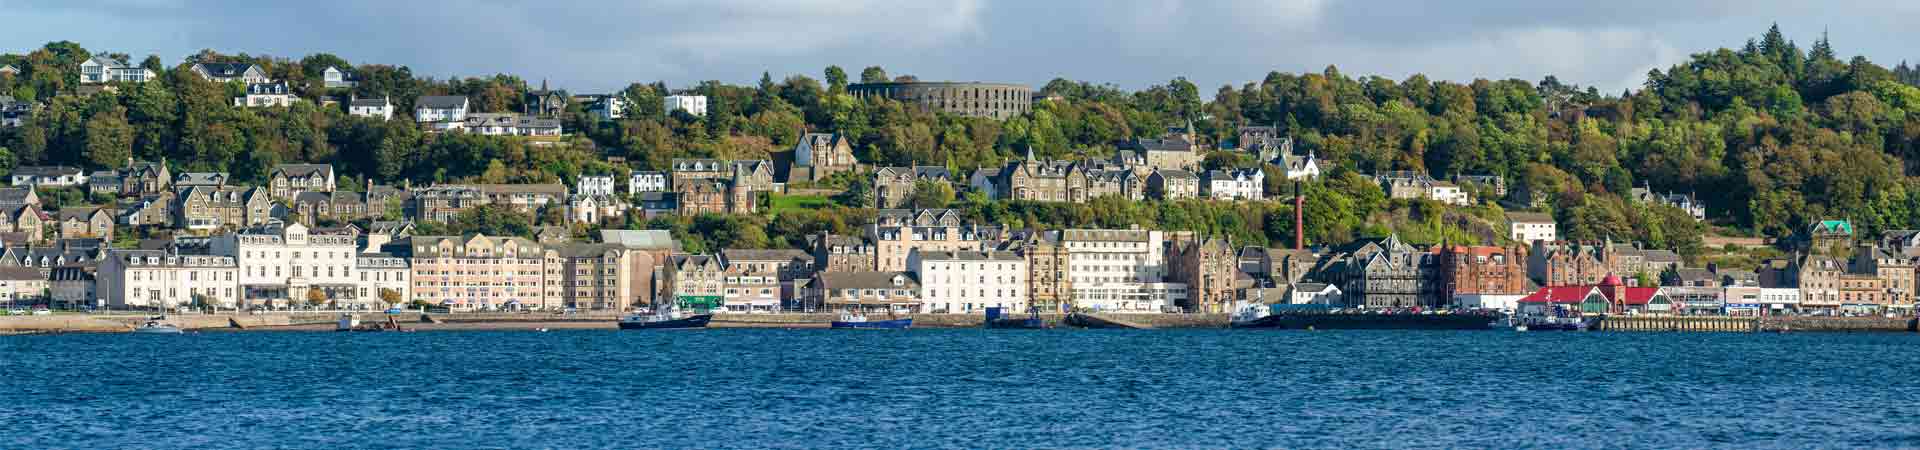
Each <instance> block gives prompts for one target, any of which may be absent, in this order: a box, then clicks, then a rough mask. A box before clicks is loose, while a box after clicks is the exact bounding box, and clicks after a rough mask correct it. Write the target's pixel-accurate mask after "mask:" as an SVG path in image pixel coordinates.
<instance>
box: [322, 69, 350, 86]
mask: <svg viewBox="0 0 1920 450" xmlns="http://www.w3.org/2000/svg"><path fill="white" fill-rule="evenodd" d="M320 81H321V84H322V85H324V86H326V88H327V89H335V88H351V87H354V86H357V85H359V84H360V82H359V81H357V80H355V79H354V77H353V73H351V72H347V71H345V70H340V68H339V67H334V66H327V70H323V71H320Z"/></svg>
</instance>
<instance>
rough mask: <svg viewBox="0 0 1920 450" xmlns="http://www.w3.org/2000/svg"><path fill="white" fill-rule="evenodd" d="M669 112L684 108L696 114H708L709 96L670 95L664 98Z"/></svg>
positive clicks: (688, 112) (689, 112)
mask: <svg viewBox="0 0 1920 450" xmlns="http://www.w3.org/2000/svg"><path fill="white" fill-rule="evenodd" d="M664 102H665V103H666V107H667V112H669V113H671V112H673V110H676V109H683V110H686V111H687V114H692V115H695V116H706V115H707V96H705V95H669V96H667V97H666V99H665V100H664Z"/></svg>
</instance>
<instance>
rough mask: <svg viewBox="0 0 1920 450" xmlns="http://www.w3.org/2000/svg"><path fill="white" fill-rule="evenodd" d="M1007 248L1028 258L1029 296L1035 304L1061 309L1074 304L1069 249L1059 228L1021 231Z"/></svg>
mask: <svg viewBox="0 0 1920 450" xmlns="http://www.w3.org/2000/svg"><path fill="white" fill-rule="evenodd" d="M1004 249H1005V250H1013V251H1015V252H1016V253H1019V254H1020V256H1021V257H1024V258H1026V259H1027V295H1028V297H1029V299H1030V301H1032V302H1033V305H1034V306H1035V307H1038V308H1040V309H1042V310H1046V311H1060V310H1062V306H1063V305H1068V304H1071V303H1072V301H1073V281H1072V279H1071V278H1069V277H1068V276H1067V261H1068V258H1067V249H1066V246H1064V245H1062V244H1061V242H1060V232H1059V231H1047V230H1022V231H1018V232H1015V233H1013V234H1012V235H1010V236H1009V239H1008V240H1007V242H1006V245H1005V248H1004Z"/></svg>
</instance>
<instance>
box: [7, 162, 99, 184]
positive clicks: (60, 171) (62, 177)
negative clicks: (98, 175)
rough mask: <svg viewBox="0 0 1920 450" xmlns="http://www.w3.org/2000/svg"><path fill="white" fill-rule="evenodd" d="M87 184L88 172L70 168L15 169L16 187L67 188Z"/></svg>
mask: <svg viewBox="0 0 1920 450" xmlns="http://www.w3.org/2000/svg"><path fill="white" fill-rule="evenodd" d="M82 184H87V172H86V171H84V170H80V168H78V167H69V166H20V167H15V168H14V169H13V185H14V186H52V187H67V186H79V185H82Z"/></svg>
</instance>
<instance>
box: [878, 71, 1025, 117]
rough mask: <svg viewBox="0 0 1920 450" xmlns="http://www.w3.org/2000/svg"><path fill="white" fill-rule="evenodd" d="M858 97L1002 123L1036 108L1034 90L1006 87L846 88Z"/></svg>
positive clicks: (941, 84) (930, 84)
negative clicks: (878, 98) (879, 98)
mask: <svg viewBox="0 0 1920 450" xmlns="http://www.w3.org/2000/svg"><path fill="white" fill-rule="evenodd" d="M847 93H849V94H853V96H855V97H859V98H863V99H864V98H867V97H883V98H889V99H893V100H896V101H900V102H902V103H910V104H915V105H919V106H921V107H923V108H927V109H931V110H934V111H939V112H943V113H948V114H953V115H958V116H965V117H985V118H989V119H994V120H1003V119H1007V118H1010V117H1015V116H1019V115H1022V114H1026V113H1027V111H1029V110H1031V109H1032V107H1033V89H1032V88H1028V87H1026V86H1022V85H1018V84H1006V83H959V82H921V81H907V82H893V83H856V84H851V85H848V86H847Z"/></svg>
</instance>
